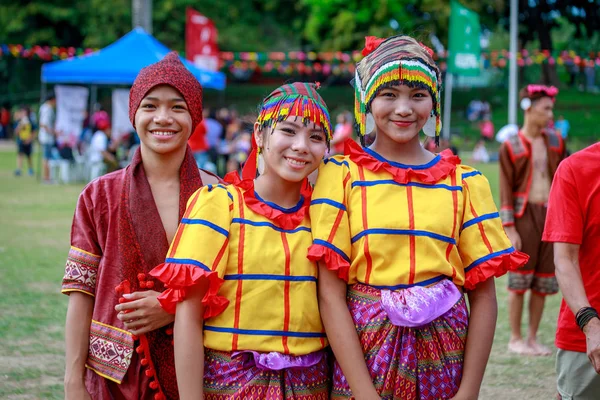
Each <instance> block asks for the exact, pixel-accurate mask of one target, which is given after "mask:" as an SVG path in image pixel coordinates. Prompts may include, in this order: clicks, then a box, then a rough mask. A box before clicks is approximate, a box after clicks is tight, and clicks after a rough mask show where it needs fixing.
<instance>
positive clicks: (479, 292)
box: [454, 278, 498, 400]
mask: <svg viewBox="0 0 600 400" xmlns="http://www.w3.org/2000/svg"><path fill="white" fill-rule="evenodd" d="M468 299H469V308H470V310H471V315H470V317H469V328H468V331H467V344H466V346H465V358H464V364H463V376H462V380H461V382H460V388H459V390H458V393H457V394H456V396H455V397H454V399H455V400H458V399H477V398H478V397H479V390H480V389H481V382H482V380H483V374H484V372H485V367H486V365H487V362H488V359H489V357H490V351H491V350H492V342H493V341H494V331H495V330H496V318H497V316H498V304H497V302H496V287H495V284H494V279H493V278H492V279H487V280H486V281H484V282H481V283H480V284H479V285H477V286H476V287H475V289H474V290H472V291H470V292H468Z"/></svg>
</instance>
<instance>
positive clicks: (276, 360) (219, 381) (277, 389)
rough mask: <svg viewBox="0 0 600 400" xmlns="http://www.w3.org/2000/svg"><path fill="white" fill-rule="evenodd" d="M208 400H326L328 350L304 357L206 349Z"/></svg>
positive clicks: (328, 371) (328, 369)
mask: <svg viewBox="0 0 600 400" xmlns="http://www.w3.org/2000/svg"><path fill="white" fill-rule="evenodd" d="M204 360H205V361H204V398H205V400H225V399H231V400H234V399H248V400H286V399H299V400H327V399H329V392H330V390H331V377H330V368H329V357H328V353H327V351H326V350H322V351H318V352H315V353H311V354H308V355H306V356H301V357H293V356H287V355H282V354H277V353H269V354H260V353H256V352H236V353H229V352H222V351H216V350H211V349H205V354H204Z"/></svg>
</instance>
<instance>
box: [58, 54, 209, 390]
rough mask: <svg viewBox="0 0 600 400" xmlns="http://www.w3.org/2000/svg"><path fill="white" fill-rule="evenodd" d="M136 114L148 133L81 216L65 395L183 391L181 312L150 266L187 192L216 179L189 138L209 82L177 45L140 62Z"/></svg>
mask: <svg viewBox="0 0 600 400" xmlns="http://www.w3.org/2000/svg"><path fill="white" fill-rule="evenodd" d="M129 118H130V120H131V122H132V124H133V126H134V127H135V129H136V131H137V133H138V135H139V137H140V141H141V145H140V147H139V149H138V150H137V152H136V153H135V156H134V157H133V160H132V162H131V164H130V165H129V166H128V167H127V168H125V169H123V170H120V171H116V172H114V173H111V174H108V175H105V176H102V177H100V178H98V179H96V180H94V181H92V182H91V183H90V184H89V185H87V186H86V188H85V189H84V190H83V192H82V193H81V195H80V197H79V201H78V203H77V208H76V211H75V217H74V218H73V225H72V229H71V250H70V251H69V255H68V258H67V264H66V270H65V276H64V278H63V283H62V292H63V293H66V294H69V295H70V298H69V307H68V311H67V322H66V332H65V339H66V370H65V398H66V399H77V400H81V399H90V398H91V399H94V400H97V399H156V400H161V399H176V398H178V393H177V385H176V379H175V366H174V355H173V345H172V330H171V329H170V327H171V326H172V325H171V323H172V322H173V316H172V315H170V314H168V313H167V312H165V311H164V310H163V309H162V308H161V307H160V304H159V302H158V300H157V296H158V295H159V294H160V293H161V292H162V291H163V290H164V287H163V286H162V284H161V283H160V282H159V281H155V280H153V279H152V277H150V276H149V275H147V274H146V273H147V272H148V271H150V270H151V269H152V268H154V267H155V266H156V265H158V264H160V263H162V262H163V261H164V259H165V256H166V254H167V251H168V249H169V243H170V242H171V240H172V239H173V236H174V235H175V232H176V230H177V226H178V224H179V221H180V220H181V218H182V217H183V214H184V212H185V207H186V203H187V200H188V198H189V197H190V196H191V195H192V194H193V193H194V192H195V191H196V190H197V189H199V188H200V187H201V186H202V185H203V184H212V183H217V182H218V178H217V177H215V176H214V175H211V174H209V173H207V172H205V171H202V170H198V168H197V167H196V163H195V161H194V157H193V155H192V152H191V150H190V148H189V146H188V145H187V142H188V139H189V137H190V135H191V134H192V133H193V132H194V129H195V127H196V126H197V125H198V123H199V122H200V121H201V120H202V87H201V86H200V83H199V82H198V81H197V80H196V78H195V77H194V76H193V75H192V74H191V73H190V72H189V71H188V70H187V69H186V68H185V66H184V65H183V64H182V63H181V61H180V60H179V57H178V56H177V54H176V53H170V54H169V55H167V56H166V57H165V58H164V59H163V60H162V61H160V62H158V63H156V64H153V65H150V66H148V67H146V68H144V69H143V70H142V71H140V74H139V75H138V77H137V78H136V80H135V82H134V84H133V86H132V88H131V92H130V96H129Z"/></svg>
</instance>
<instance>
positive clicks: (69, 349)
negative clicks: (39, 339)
mask: <svg viewBox="0 0 600 400" xmlns="http://www.w3.org/2000/svg"><path fill="white" fill-rule="evenodd" d="M93 307H94V298H93V297H92V296H90V295H87V294H84V293H81V292H72V293H71V294H70V296H69V308H68V309H67V323H66V326H65V347H66V356H65V364H66V367H65V380H64V384H65V399H89V398H90V397H89V394H88V392H87V390H86V388H85V379H84V377H85V362H86V360H87V356H88V347H89V340H90V324H91V322H92V310H93Z"/></svg>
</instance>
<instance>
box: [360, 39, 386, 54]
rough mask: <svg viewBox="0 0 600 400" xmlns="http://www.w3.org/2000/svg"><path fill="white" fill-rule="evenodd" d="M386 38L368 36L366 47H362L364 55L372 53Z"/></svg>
mask: <svg viewBox="0 0 600 400" xmlns="http://www.w3.org/2000/svg"><path fill="white" fill-rule="evenodd" d="M384 40H385V38H378V37H377V36H366V37H365V47H364V49H362V55H363V56H364V57H366V56H368V55H369V54H371V53H372V52H373V51H374V50H375V49H376V48H377V46H379V45H380V44H381V43H382V42H383V41H384Z"/></svg>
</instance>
